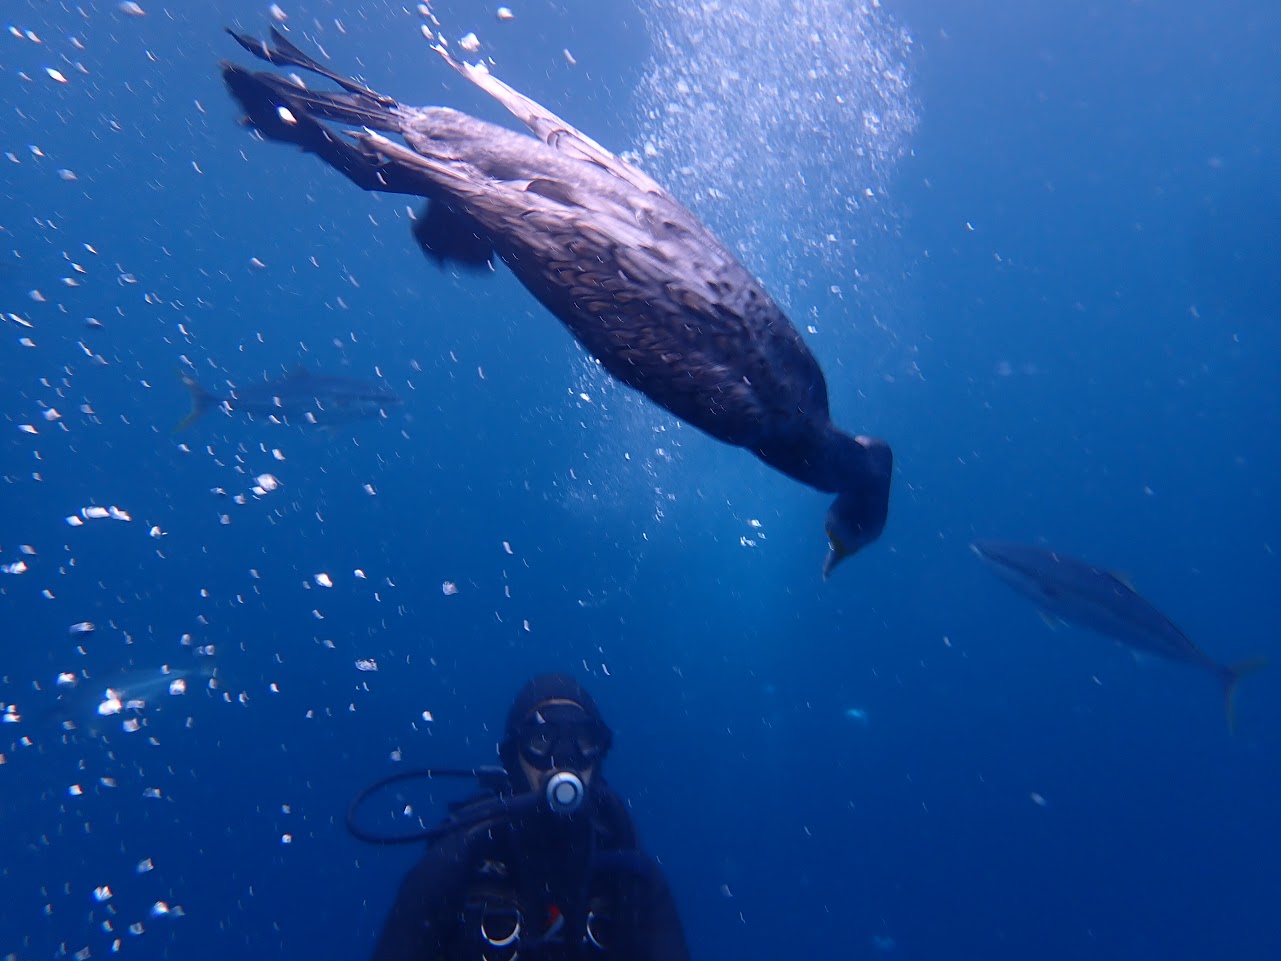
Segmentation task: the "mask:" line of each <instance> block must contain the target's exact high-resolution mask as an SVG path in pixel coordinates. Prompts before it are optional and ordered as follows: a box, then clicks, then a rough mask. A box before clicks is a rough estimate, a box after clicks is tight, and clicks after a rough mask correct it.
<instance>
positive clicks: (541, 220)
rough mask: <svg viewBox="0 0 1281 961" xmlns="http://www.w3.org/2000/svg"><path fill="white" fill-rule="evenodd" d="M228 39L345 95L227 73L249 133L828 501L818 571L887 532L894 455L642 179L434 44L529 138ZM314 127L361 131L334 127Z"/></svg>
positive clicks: (666, 197) (281, 48)
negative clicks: (414, 210)
mask: <svg viewBox="0 0 1281 961" xmlns="http://www.w3.org/2000/svg"><path fill="white" fill-rule="evenodd" d="M228 33H230V34H231V35H232V36H233V37H234V38H235V39H236V40H237V42H239V43H240V45H241V46H242V47H244V48H245V49H246V50H248V51H249V52H250V53H252V54H253V55H254V56H256V57H258V58H260V59H262V60H266V61H267V62H268V63H271V64H274V65H276V66H285V67H299V68H301V69H303V70H308V71H311V72H312V73H316V74H319V75H320V76H322V77H325V78H327V79H329V80H331V81H332V82H334V83H335V84H337V85H338V86H339V87H341V88H342V90H343V92H341V93H338V92H319V91H313V90H308V89H306V88H305V87H303V86H302V85H301V82H300V81H297V80H296V79H292V78H291V79H285V78H283V77H280V76H278V75H276V74H272V73H265V72H253V71H249V70H246V69H245V68H243V67H240V66H238V65H235V64H231V63H224V64H223V66H222V75H223V79H224V80H225V81H226V83H227V86H228V88H229V89H230V91H231V93H232V95H233V96H234V97H235V98H236V100H238V101H239V102H240V105H241V106H242V107H243V108H244V110H245V114H246V116H245V123H246V125H248V126H250V127H252V128H253V129H255V130H257V131H259V132H260V133H261V134H262V135H263V136H264V137H266V138H267V139H269V140H276V141H281V142H284V143H292V144H296V145H297V146H299V147H301V148H302V149H303V150H304V151H306V152H308V153H313V154H316V155H317V156H318V157H320V158H321V159H322V160H324V161H325V162H326V163H328V164H329V165H330V166H331V167H333V168H334V169H336V170H338V171H340V172H341V173H343V174H344V175H345V176H346V177H347V178H348V179H350V180H351V181H352V182H353V183H355V184H356V185H357V186H359V187H361V188H363V189H365V190H372V191H380V192H386V193H399V194H409V195H413V196H419V197H424V198H426V199H427V201H428V204H427V207H426V210H425V212H424V214H423V215H422V216H421V217H420V218H419V219H418V220H417V221H416V223H415V225H414V236H415V238H416V239H417V241H418V243H419V244H420V245H421V247H422V249H423V250H424V252H425V253H426V254H427V255H428V256H430V257H432V258H434V259H436V260H437V261H438V262H441V263H443V262H445V261H453V262H457V263H462V264H465V265H471V266H482V265H484V264H486V263H491V262H492V259H493V256H494V254H497V255H498V257H499V258H500V259H501V260H502V261H503V262H504V263H505V264H507V266H508V267H509V268H510V269H511V270H512V272H513V273H514V274H515V275H516V276H517V278H519V280H520V281H521V283H523V284H524V285H525V287H526V289H528V290H529V292H530V293H531V294H533V295H534V296H535V297H536V298H537V299H538V300H539V301H540V302H541V303H542V304H543V306H544V307H546V308H547V309H548V310H549V311H551V312H552V314H554V315H555V316H556V317H557V319H559V320H560V322H561V323H562V324H564V325H565V326H566V327H567V328H568V329H569V332H570V333H571V334H573V335H574V337H575V338H577V339H578V341H579V343H581V344H582V345H583V346H584V347H585V348H586V349H587V350H588V352H590V353H591V355H592V356H593V357H595V358H596V359H597V360H598V361H600V363H601V365H602V366H604V368H605V369H606V370H607V371H609V373H610V374H612V375H613V376H614V377H616V378H617V379H618V380H620V381H622V382H623V383H624V384H627V385H628V386H629V387H633V388H635V389H636V390H639V391H640V392H641V393H643V394H644V395H645V396H647V397H649V398H650V399H651V400H653V401H654V402H655V403H657V404H659V405H660V406H662V407H664V408H665V409H667V410H669V411H671V412H672V413H673V414H675V415H676V416H677V417H679V418H680V419H681V420H683V421H685V422H686V423H689V424H692V425H694V426H695V427H697V428H699V429H700V430H702V431H704V432H706V433H708V434H710V435H711V436H713V437H715V438H716V439H717V440H721V441H724V442H725V443H727V444H733V445H736V446H738V447H744V448H746V449H747V450H749V451H751V452H752V453H753V454H755V455H756V456H757V457H759V458H760V459H761V460H763V461H764V462H765V463H767V464H769V465H770V466H771V467H773V468H775V469H776V470H779V471H782V472H783V473H784V474H786V475H788V476H789V477H792V478H794V479H796V480H798V481H800V482H801V483H803V484H808V485H809V486H810V487H814V488H816V489H818V490H821V491H826V492H829V493H834V494H836V495H837V496H836V499H835V501H833V503H832V506H831V509H830V510H829V511H828V515H827V522H826V529H827V536H828V540H829V544H830V550H829V551H828V555H827V559H826V561H825V563H824V565H823V576H824V577H826V576H827V575H828V574H829V573H830V572H831V570H832V568H833V567H835V565H836V564H837V563H838V562H839V561H840V560H841V559H842V558H844V557H847V556H849V555H850V554H852V553H854V552H855V551H857V550H859V549H860V548H862V547H865V546H866V545H867V544H870V543H871V542H872V541H874V540H876V538H878V537H879V536H880V534H881V531H882V529H883V528H884V526H885V518H886V514H887V511H888V508H889V488H890V474H891V470H892V465H893V457H892V454H891V452H890V448H889V446H888V445H887V444H886V443H885V442H884V441H881V440H877V439H875V438H871V437H864V436H859V437H853V436H850V435H849V434H846V433H844V432H843V431H841V430H839V429H838V428H837V427H836V426H835V425H834V424H833V423H832V421H831V418H830V417H829V414H828V402H827V385H826V383H825V381H824V379H823V372H822V370H821V369H820V368H819V365H818V362H817V361H816V360H815V359H814V356H813V354H811V353H810V351H809V349H808V348H807V347H806V346H805V343H804V341H803V340H802V339H801V336H800V334H799V332H798V331H797V330H796V328H795V327H793V326H792V323H791V322H790V321H789V320H788V319H787V317H786V316H785V315H784V313H783V312H782V311H781V310H780V309H779V307H778V305H777V304H775V303H774V301H773V299H772V298H771V297H770V296H769V294H767V293H766V292H765V291H764V289H762V287H761V286H760V284H759V283H757V281H756V280H755V278H753V276H752V275H751V274H750V273H749V272H748V271H747V270H746V269H745V268H744V267H743V265H742V264H740V263H739V262H738V261H737V260H736V259H735V258H734V256H733V254H731V253H730V252H729V250H727V249H726V248H725V246H724V245H723V244H722V243H721V242H720V241H718V240H717V239H716V238H715V237H714V236H712V234H711V233H710V232H709V231H708V229H707V228H706V227H705V226H703V224H701V223H700V222H699V221H698V219H697V218H696V217H695V216H694V215H693V214H691V213H690V212H689V211H688V210H686V209H685V208H684V207H683V206H681V204H679V203H677V201H676V200H675V199H673V198H672V196H671V195H670V194H668V193H667V191H666V190H664V189H663V188H662V187H660V186H659V185H658V184H657V183H655V182H654V181H653V180H651V179H650V178H649V177H648V176H646V175H645V174H644V173H642V172H641V171H640V170H638V169H636V168H635V167H633V166H632V165H630V164H628V163H626V162H624V161H622V160H620V159H619V158H618V157H615V156H614V155H613V154H611V153H610V152H609V151H607V150H605V149H604V148H603V147H601V146H600V145H599V144H597V143H596V142H595V141H594V140H592V139H591V138H589V137H587V136H586V135H585V134H583V133H581V132H579V131H578V130H576V129H574V127H572V126H570V125H569V124H568V123H566V122H565V121H564V120H561V119H560V118H559V117H557V116H556V115H554V114H552V113H550V112H549V111H548V110H546V109H545V108H544V107H542V106H540V105H539V104H537V103H535V102H534V101H532V100H530V99H529V98H528V97H525V96H523V95H522V94H520V93H518V92H517V91H515V90H513V89H512V88H511V87H509V86H507V85H506V84H505V83H503V82H502V81H500V80H498V79H497V78H496V77H494V76H492V75H491V74H490V73H489V71H488V70H487V69H485V68H484V67H483V66H480V65H469V64H463V63H460V62H458V61H457V60H455V59H454V58H453V57H452V56H451V55H450V54H449V53H448V51H446V50H445V49H444V48H443V47H437V48H436V49H437V50H438V52H439V53H440V54H441V56H442V57H444V59H445V60H446V61H447V62H448V63H449V64H450V65H451V66H452V67H454V68H455V69H456V70H457V71H458V72H459V73H461V74H462V75H463V76H464V77H466V78H467V79H469V80H471V81H472V82H473V83H475V84H476V85H477V86H479V87H480V88H481V89H482V90H484V91H485V92H486V93H489V94H490V95H491V96H493V97H494V98H495V99H496V100H498V102H499V103H501V104H502V105H503V106H504V107H506V108H507V109H508V110H509V111H510V112H511V113H512V114H514V115H515V116H516V117H517V118H518V119H520V120H521V121H523V122H524V123H525V124H526V125H527V126H528V127H529V129H530V131H531V132H532V133H533V135H534V136H529V135H527V134H523V133H517V132H515V131H511V130H508V129H506V128H504V127H500V126H497V125H495V124H491V123H487V122H485V121H482V120H478V119H476V118H475V117H471V116H469V115H467V114H464V113H460V112H459V111H456V110H452V109H449V108H447V107H406V106H403V105H401V104H399V103H397V102H396V101H395V100H393V99H391V98H390V97H386V96H383V95H382V94H379V93H375V92H374V91H372V90H370V89H369V88H367V87H365V86H363V85H361V84H359V83H356V82H355V81H353V80H351V79H349V78H347V77H344V76H341V75H340V74H337V73H335V72H333V71H331V70H329V69H328V68H326V67H325V66H324V65H322V64H320V63H318V62H316V61H315V60H314V59H313V58H311V57H310V56H308V55H307V54H306V53H304V52H303V51H302V50H300V49H298V47H296V46H295V45H294V44H293V43H291V42H290V41H289V40H288V39H286V38H285V37H284V36H283V35H281V34H280V33H279V32H278V31H277V30H275V29H274V28H273V29H272V31H271V42H270V43H268V42H266V41H263V40H259V39H255V38H252V37H247V36H243V35H240V34H237V33H235V32H233V31H230V30H229V31H228ZM322 121H331V122H335V123H340V124H346V125H351V126H354V127H357V128H360V129H356V130H348V131H345V132H344V134H341V135H340V134H338V133H336V132H335V131H333V130H331V129H330V128H329V127H327V126H326V125H325V124H324V123H322ZM377 131H383V132H388V133H394V134H398V135H399V136H400V137H402V138H403V139H404V141H405V143H404V144H401V143H398V142H395V141H393V140H390V139H388V138H387V137H384V136H382V135H381V133H378V132H377ZM406 144H407V145H408V146H406Z"/></svg>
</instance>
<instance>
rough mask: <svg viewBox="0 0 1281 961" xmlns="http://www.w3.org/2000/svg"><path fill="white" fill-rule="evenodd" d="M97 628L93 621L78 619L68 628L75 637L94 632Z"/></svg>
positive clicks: (69, 632) (68, 631)
mask: <svg viewBox="0 0 1281 961" xmlns="http://www.w3.org/2000/svg"><path fill="white" fill-rule="evenodd" d="M97 629H98V628H97V626H96V625H95V624H94V623H93V621H77V622H76V623H75V624H72V625H71V626H70V627H69V628H67V633H68V634H70V635H72V636H73V637H74V636H76V635H78V634H92V633H93V632H94V631H96V630H97Z"/></svg>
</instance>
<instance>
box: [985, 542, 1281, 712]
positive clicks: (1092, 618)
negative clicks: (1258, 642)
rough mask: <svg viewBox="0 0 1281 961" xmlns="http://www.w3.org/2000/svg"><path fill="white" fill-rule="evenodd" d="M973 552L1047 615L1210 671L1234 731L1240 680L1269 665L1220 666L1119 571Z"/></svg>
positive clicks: (1027, 552) (1000, 548)
mask: <svg viewBox="0 0 1281 961" xmlns="http://www.w3.org/2000/svg"><path fill="white" fill-rule="evenodd" d="M971 548H972V549H973V551H974V553H975V554H977V555H978V556H979V557H980V558H982V559H983V560H984V561H986V562H987V564H988V565H989V566H990V567H991V568H992V570H993V571H995V572H996V574H997V576H998V577H1000V578H1001V580H1003V581H1005V582H1006V583H1007V584H1009V585H1010V586H1011V587H1013V588H1014V589H1015V590H1016V591H1018V592H1019V593H1020V594H1022V595H1023V596H1024V597H1027V598H1030V599H1031V600H1032V601H1033V603H1035V604H1036V606H1037V607H1038V608H1040V610H1041V613H1042V615H1043V616H1046V617H1047V618H1054V619H1057V620H1061V621H1064V622H1066V623H1068V624H1076V625H1078V626H1080V627H1085V628H1089V629H1090V630H1092V631H1097V632H1098V633H1099V634H1104V635H1106V636H1107V637H1111V638H1115V639H1116V640H1118V641H1122V642H1124V643H1125V644H1128V645H1129V646H1130V647H1133V648H1135V649H1137V650H1140V651H1144V652H1146V653H1148V654H1156V655H1159V656H1160V657H1164V658H1166V659H1168V660H1171V661H1176V662H1178V663H1180V664H1190V665H1191V666H1193V667H1198V668H1201V669H1202V670H1205V671H1209V672H1210V673H1211V674H1213V675H1214V676H1215V677H1217V678H1218V679H1219V681H1220V682H1221V683H1222V685H1223V699H1224V706H1225V709H1226V711H1227V716H1228V729H1229V730H1235V727H1236V718H1235V709H1234V697H1235V694H1236V687H1237V682H1238V681H1239V680H1240V679H1241V678H1242V677H1243V676H1244V675H1246V674H1249V673H1251V672H1253V671H1256V670H1258V669H1259V668H1261V667H1263V666H1264V664H1266V663H1267V659H1266V658H1255V659H1252V660H1248V661H1241V662H1239V663H1237V664H1220V663H1219V662H1218V661H1215V660H1214V659H1213V658H1211V657H1210V656H1209V655H1208V654H1206V653H1205V652H1204V651H1202V650H1201V649H1200V648H1199V647H1197V646H1196V645H1195V644H1193V643H1192V641H1191V639H1190V638H1189V637H1188V636H1187V635H1186V634H1184V633H1183V631H1181V630H1179V628H1178V627H1176V626H1175V624H1174V622H1173V621H1171V620H1170V619H1169V618H1168V617H1166V616H1165V615H1164V614H1162V613H1161V612H1160V611H1158V610H1157V609H1156V608H1155V607H1153V606H1152V605H1151V604H1150V603H1148V602H1147V601H1146V600H1145V599H1144V598H1143V597H1142V596H1141V595H1140V594H1139V593H1138V592H1137V591H1135V589H1134V588H1133V587H1132V586H1131V585H1130V583H1129V582H1128V581H1127V580H1126V579H1125V578H1124V577H1121V576H1119V575H1117V574H1113V573H1110V572H1108V571H1105V570H1102V569H1101V568H1098V567H1092V566H1091V565H1090V564H1087V563H1086V562H1085V561H1080V560H1076V559H1075V558H1072V557H1068V556H1067V555H1065V554H1059V553H1057V552H1056V551H1051V550H1046V549H1045V548H1043V547H1032V546H1028V545H1024V544H1003V543H996V542H992V541H977V542H975V543H974V544H972V545H971Z"/></svg>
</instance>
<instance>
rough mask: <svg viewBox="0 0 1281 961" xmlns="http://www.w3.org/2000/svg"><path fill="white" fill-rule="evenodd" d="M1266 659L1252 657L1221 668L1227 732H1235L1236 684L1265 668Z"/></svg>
mask: <svg viewBox="0 0 1281 961" xmlns="http://www.w3.org/2000/svg"><path fill="white" fill-rule="evenodd" d="M1267 663H1268V659H1267V658H1266V657H1252V658H1250V659H1249V660H1245V661H1238V662H1237V663H1235V664H1229V665H1227V666H1226V667H1225V668H1223V709H1224V710H1225V711H1226V712H1227V716H1228V731H1229V733H1232V734H1235V733H1236V730H1237V712H1236V694H1237V684H1238V682H1240V680H1241V678H1243V677H1245V676H1246V675H1247V674H1253V673H1255V672H1256V671H1260V670H1262V669H1263V668H1264V667H1266V666H1267Z"/></svg>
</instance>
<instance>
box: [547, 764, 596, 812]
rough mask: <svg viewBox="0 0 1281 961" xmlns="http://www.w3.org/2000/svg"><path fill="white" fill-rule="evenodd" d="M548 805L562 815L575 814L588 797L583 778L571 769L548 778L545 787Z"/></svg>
mask: <svg viewBox="0 0 1281 961" xmlns="http://www.w3.org/2000/svg"><path fill="white" fill-rule="evenodd" d="M543 796H544V797H545V798H546V799H547V806H548V807H549V808H551V809H552V811H554V812H555V813H557V814H560V815H562V816H565V815H570V814H573V813H574V812H575V811H577V810H578V809H579V808H580V807H582V806H583V801H584V800H585V799H586V797H587V788H586V787H585V786H584V785H583V779H582V778H580V777H579V776H578V775H577V774H573V773H571V772H569V771H557V772H556V773H555V774H553V775H552V776H551V777H549V778H548V779H547V787H546V788H544V789H543Z"/></svg>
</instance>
